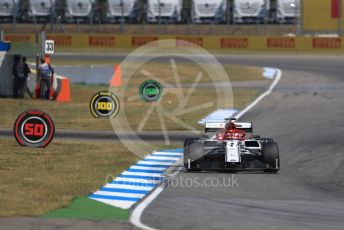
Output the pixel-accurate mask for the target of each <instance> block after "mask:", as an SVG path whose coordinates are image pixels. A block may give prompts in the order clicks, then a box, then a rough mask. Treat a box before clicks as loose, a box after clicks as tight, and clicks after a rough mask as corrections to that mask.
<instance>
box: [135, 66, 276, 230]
mask: <svg viewBox="0 0 344 230" xmlns="http://www.w3.org/2000/svg"><path fill="white" fill-rule="evenodd" d="M281 78H282V71H281V70H280V69H276V74H275V79H274V81H273V82H272V84H271V85H270V87H269V89H268V90H267V91H266V92H264V93H263V94H262V95H260V96H259V97H258V98H257V99H256V100H254V101H253V102H252V103H251V104H250V105H249V106H247V107H246V108H245V109H244V110H242V111H241V112H240V113H238V114H237V115H236V116H235V117H236V118H237V119H239V118H240V117H242V116H243V115H244V114H245V113H247V112H248V111H249V110H251V109H252V108H253V107H254V106H256V105H257V104H258V103H259V102H260V101H261V100H262V99H263V98H265V97H266V96H268V95H269V94H271V92H272V91H273V89H274V88H275V87H276V85H277V83H278V82H279V81H280V80H281ZM164 188H165V184H164V183H163V184H161V185H160V186H159V187H157V188H156V189H155V190H154V191H153V192H152V193H151V194H150V195H148V196H147V197H146V198H145V199H144V200H143V201H142V202H141V203H140V204H139V205H138V206H137V207H136V208H135V209H134V210H133V212H132V213H131V216H130V222H131V223H132V224H133V225H135V226H136V227H138V228H141V229H144V230H156V229H155V228H152V227H149V226H147V225H145V224H143V223H142V222H141V216H142V213H143V211H144V210H145V209H146V208H147V206H148V205H149V204H150V203H151V202H152V201H153V200H154V199H155V198H156V197H157V196H159V194H160V193H161V192H162V191H163V190H164Z"/></svg>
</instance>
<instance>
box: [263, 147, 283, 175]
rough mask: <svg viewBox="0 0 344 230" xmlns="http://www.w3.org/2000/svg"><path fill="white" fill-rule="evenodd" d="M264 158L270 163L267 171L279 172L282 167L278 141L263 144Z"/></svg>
mask: <svg viewBox="0 0 344 230" xmlns="http://www.w3.org/2000/svg"><path fill="white" fill-rule="evenodd" d="M262 160H263V162H264V163H266V164H267V165H268V168H267V169H265V170H264V171H265V172H278V170H279V169H280V158H279V150H278V145H277V143H276V142H268V143H264V144H263V146H262Z"/></svg>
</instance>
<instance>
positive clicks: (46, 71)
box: [39, 58, 54, 100]
mask: <svg viewBox="0 0 344 230" xmlns="http://www.w3.org/2000/svg"><path fill="white" fill-rule="evenodd" d="M39 76H40V87H41V99H44V100H49V99H50V88H51V84H52V80H53V76H54V69H53V68H52V67H51V65H49V64H48V63H46V62H45V60H44V58H42V59H41V65H40V66H39Z"/></svg>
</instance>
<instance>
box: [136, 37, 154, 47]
mask: <svg viewBox="0 0 344 230" xmlns="http://www.w3.org/2000/svg"><path fill="white" fill-rule="evenodd" d="M158 39H159V38H158V37H156V36H133V37H132V38H131V45H132V46H143V45H146V44H148V43H151V42H155V41H157V40H158ZM152 45H153V46H156V45H157V43H153V44H152Z"/></svg>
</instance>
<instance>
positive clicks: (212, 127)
mask: <svg viewBox="0 0 344 230" xmlns="http://www.w3.org/2000/svg"><path fill="white" fill-rule="evenodd" d="M226 124H228V123H227V122H208V123H205V132H216V131H218V130H219V129H224V128H225V127H226ZM234 124H235V126H236V128H237V129H240V130H244V131H245V132H249V133H252V132H253V125H252V123H251V122H234Z"/></svg>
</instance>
